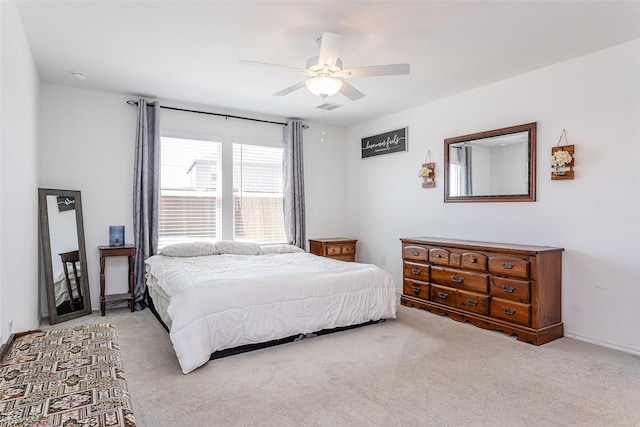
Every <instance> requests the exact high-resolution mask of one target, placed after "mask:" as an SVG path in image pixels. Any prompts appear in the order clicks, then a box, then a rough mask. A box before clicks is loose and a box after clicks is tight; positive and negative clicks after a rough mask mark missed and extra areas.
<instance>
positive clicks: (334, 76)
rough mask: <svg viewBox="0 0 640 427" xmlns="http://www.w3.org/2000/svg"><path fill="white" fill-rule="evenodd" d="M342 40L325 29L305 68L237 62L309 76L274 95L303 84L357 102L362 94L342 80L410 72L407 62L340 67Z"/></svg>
mask: <svg viewBox="0 0 640 427" xmlns="http://www.w3.org/2000/svg"><path fill="white" fill-rule="evenodd" d="M343 39H344V37H343V36H341V35H340V34H334V33H327V32H325V33H322V36H321V37H320V38H319V39H318V40H317V43H318V45H319V47H320V53H319V55H318V56H312V57H311V58H309V59H308V60H307V68H295V67H288V66H285V65H277V64H268V63H265V62H256V61H247V60H242V61H240V63H241V64H245V65H258V66H261V67H269V68H277V69H281V70H286V71H294V72H297V73H301V74H305V75H307V76H309V78H308V79H306V80H302V81H300V82H298V83H296V84H294V85H293V86H289V87H288V88H286V89H283V90H281V91H279V92H276V93H274V94H273V95H274V96H284V95H287V94H289V93H291V92H294V91H296V90H298V89H301V88H303V87H305V86H306V87H307V88H308V89H309V91H311V93H313V94H314V95H319V96H321V97H323V98H326V97H327V96H331V95H335V94H336V93H338V92H340V93H341V94H343V95H344V96H346V97H347V98H349V99H350V100H352V101H356V100H358V99H360V98H362V97H364V93H362V92H360V91H359V90H358V89H356V88H354V87H353V86H351V85H350V84H349V83H347V82H346V81H344V80H343V79H345V78H349V77H372V76H392V75H398V74H409V64H388V65H373V66H369V67H357V68H346V69H343V68H342V60H341V59H340V57H339V56H340V47H341V46H342V40H343Z"/></svg>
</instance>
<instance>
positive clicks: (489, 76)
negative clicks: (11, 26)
mask: <svg viewBox="0 0 640 427" xmlns="http://www.w3.org/2000/svg"><path fill="white" fill-rule="evenodd" d="M18 9H19V12H20V15H21V17H22V20H23V24H24V28H25V31H26V34H27V37H28V40H29V43H30V45H31V49H32V52H33V56H34V58H35V62H36V65H37V67H38V71H39V73H40V76H41V78H42V80H43V81H48V82H54V83H60V84H64V85H70V86H78V87H84V88H92V89H99V90H106V91H112V92H119V93H126V94H131V95H142V96H148V97H157V98H160V99H163V100H174V101H180V102H184V103H191V104H202V105H209V106H216V107H223V108H224V109H225V111H226V112H229V113H233V111H234V110H243V111H249V112H256V113H260V114H266V115H275V116H282V117H298V118H302V119H305V120H310V121H315V122H321V121H324V122H326V123H328V124H334V125H339V126H350V125H353V124H357V123H361V122H363V121H367V120H371V119H374V118H376V117H380V116H383V115H386V114H389V113H392V112H396V111H400V110H403V109H407V108H411V107H414V106H417V105H422V104H425V103H428V102H431V101H434V100H437V99H440V98H443V97H446V96H450V95H453V94H456V93H459V92H463V91H466V90H469V89H472V88H475V87H479V86H482V85H486V84H488V83H491V82H494V81H498V80H502V79H505V78H508V77H510V76H515V75H518V74H522V73H526V72H528V71H531V70H535V69H538V68H541V67H545V66H547V65H550V64H554V63H557V62H560V61H563V60H566V59H570V58H574V57H577V56H580V55H584V54H586V53H589V52H593V51H596V50H599V49H603V48H606V47H609V46H613V45H615V44H619V43H622V42H625V41H628V40H632V39H634V38H638V37H640V2H639V1H627V2H617V1H602V2H598V1H562V2H560V1H550V2H544V1H486V2H485V1H468V2H459V1H442V2H435V1H412V2H409V1H339V2H331V1H289V2H286V1H55V0H47V1H31V0H30V1H27V0H19V1H18ZM324 31H329V32H334V33H338V34H342V35H343V36H344V43H343V45H342V54H341V58H342V61H343V64H344V67H345V68H353V67H361V66H368V65H380V64H391V63H403V62H408V63H410V64H411V73H410V74H409V75H401V76H385V77H366V78H352V79H349V83H351V84H352V85H353V86H355V87H356V88H357V89H359V90H360V91H362V92H364V93H365V94H366V96H365V97H364V98H363V99H360V100H358V101H350V100H348V99H347V98H345V97H343V96H342V95H340V94H337V95H334V96H332V97H330V98H328V99H327V101H329V102H334V103H338V104H343V105H344V106H343V107H341V108H338V109H336V110H333V111H327V112H323V111H322V110H319V109H317V108H315V107H316V106H317V105H319V104H320V103H321V99H320V98H319V97H317V96H314V95H312V94H311V93H310V92H309V91H308V90H307V89H306V88H303V89H300V90H298V91H296V92H294V93H292V94H290V95H287V96H285V97H274V96H272V94H273V93H275V92H277V91H279V90H281V89H284V88H285V87H288V86H290V85H292V84H294V83H296V82H298V81H300V80H302V79H303V78H304V76H302V75H299V74H297V73H294V72H287V71H282V70H277V69H263V68H260V67H251V66H247V65H240V64H239V63H238V61H240V60H241V59H248V60H253V61H260V62H268V63H275V64H281V65H286V66H291V67H297V68H304V67H305V61H306V60H307V58H309V57H311V56H314V55H317V53H318V48H317V45H316V42H315V40H316V39H317V38H318V37H319V36H320V35H321V33H322V32H324ZM72 71H80V72H83V73H85V74H87V75H88V78H87V79H86V80H85V81H83V82H79V81H76V80H74V79H73V78H72V76H71V74H70V73H71V72H72ZM612 77H613V76H612ZM165 104H167V105H169V104H170V102H168V101H166V102H165Z"/></svg>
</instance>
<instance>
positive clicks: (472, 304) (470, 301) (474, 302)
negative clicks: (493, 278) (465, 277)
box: [467, 298, 478, 307]
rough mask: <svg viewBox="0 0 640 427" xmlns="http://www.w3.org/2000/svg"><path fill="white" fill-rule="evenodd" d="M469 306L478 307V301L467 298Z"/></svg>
mask: <svg viewBox="0 0 640 427" xmlns="http://www.w3.org/2000/svg"><path fill="white" fill-rule="evenodd" d="M467 304H469V305H470V306H471V307H475V306H476V305H478V301H476V300H474V299H471V298H467Z"/></svg>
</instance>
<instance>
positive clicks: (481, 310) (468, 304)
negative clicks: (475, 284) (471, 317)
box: [458, 291, 489, 314]
mask: <svg viewBox="0 0 640 427" xmlns="http://www.w3.org/2000/svg"><path fill="white" fill-rule="evenodd" d="M458 307H460V308H461V309H463V310H467V311H473V312H474V313H478V314H489V296H487V295H483V294H477V293H475V292H466V291H458Z"/></svg>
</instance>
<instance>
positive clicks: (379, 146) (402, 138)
mask: <svg viewBox="0 0 640 427" xmlns="http://www.w3.org/2000/svg"><path fill="white" fill-rule="evenodd" d="M407 129H408V128H406V127H405V128H402V129H398V130H392V131H391V132H385V133H381V134H380V135H374V136H369V137H367V138H362V145H361V147H362V158H363V159H364V158H366V157H372V156H379V155H381V154H388V153H397V152H398V151H407Z"/></svg>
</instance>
